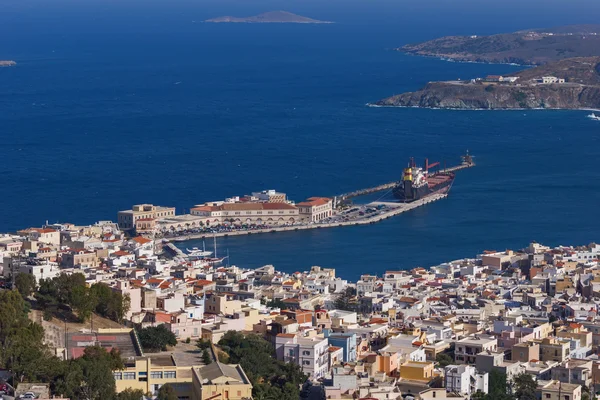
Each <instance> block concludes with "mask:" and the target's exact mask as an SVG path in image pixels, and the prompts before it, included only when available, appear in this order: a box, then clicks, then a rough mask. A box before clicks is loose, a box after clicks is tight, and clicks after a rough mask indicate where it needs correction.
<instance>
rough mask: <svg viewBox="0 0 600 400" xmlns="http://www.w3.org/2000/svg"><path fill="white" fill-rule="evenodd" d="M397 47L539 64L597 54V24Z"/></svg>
mask: <svg viewBox="0 0 600 400" xmlns="http://www.w3.org/2000/svg"><path fill="white" fill-rule="evenodd" d="M396 50H399V51H402V52H405V53H409V54H415V55H420V56H430V57H440V58H444V59H447V60H451V61H463V62H484V63H514V64H521V65H542V64H546V63H549V62H552V61H558V60H562V59H565V58H573V57H591V56H600V25H569V26H562V27H557V28H546V29H529V30H523V31H518V32H514V33H502V34H498V35H491V36H478V35H472V36H446V37H442V38H438V39H434V40H430V41H427V42H423V43H417V44H408V45H405V46H402V47H399V48H397V49H396Z"/></svg>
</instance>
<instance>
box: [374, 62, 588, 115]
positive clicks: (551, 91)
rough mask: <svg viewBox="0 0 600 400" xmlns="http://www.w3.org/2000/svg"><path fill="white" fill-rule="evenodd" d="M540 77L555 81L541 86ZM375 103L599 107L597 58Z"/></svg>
mask: <svg viewBox="0 0 600 400" xmlns="http://www.w3.org/2000/svg"><path fill="white" fill-rule="evenodd" d="M543 77H546V79H548V78H549V77H550V78H552V79H556V82H552V83H543ZM559 82H560V83H559ZM374 104H375V105H378V106H398V107H423V108H448V109H527V108H529V109H533V108H548V109H581V108H600V57H586V58H575V59H567V60H562V61H559V62H556V63H550V64H546V65H544V66H542V67H538V68H532V69H528V70H525V71H521V72H518V73H516V74H511V75H507V76H506V77H493V78H492V79H489V78H488V79H474V80H471V81H449V82H430V83H429V84H427V85H426V86H425V87H423V88H422V89H420V90H418V91H415V92H409V93H403V94H400V95H396V96H392V97H388V98H386V99H383V100H380V101H378V102H376V103H374Z"/></svg>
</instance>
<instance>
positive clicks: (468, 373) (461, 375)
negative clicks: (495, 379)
mask: <svg viewBox="0 0 600 400" xmlns="http://www.w3.org/2000/svg"><path fill="white" fill-rule="evenodd" d="M444 376H445V380H446V391H447V392H455V393H459V394H466V395H471V394H473V393H475V392H477V391H480V392H483V393H487V392H488V377H489V375H488V373H487V372H486V373H483V374H478V373H477V369H476V368H475V367H473V366H470V365H448V366H447V367H446V368H444Z"/></svg>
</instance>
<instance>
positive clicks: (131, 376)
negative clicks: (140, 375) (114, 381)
mask: <svg viewBox="0 0 600 400" xmlns="http://www.w3.org/2000/svg"><path fill="white" fill-rule="evenodd" d="M123 379H125V380H132V379H135V372H123Z"/></svg>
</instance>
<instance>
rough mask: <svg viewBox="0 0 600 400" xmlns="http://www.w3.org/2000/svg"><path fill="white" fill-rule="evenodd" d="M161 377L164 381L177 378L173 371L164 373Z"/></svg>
mask: <svg viewBox="0 0 600 400" xmlns="http://www.w3.org/2000/svg"><path fill="white" fill-rule="evenodd" d="M163 377H164V378H165V379H175V378H176V377H177V373H176V372H175V371H165V373H164V374H163Z"/></svg>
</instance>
